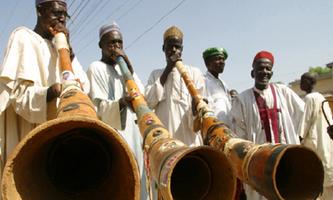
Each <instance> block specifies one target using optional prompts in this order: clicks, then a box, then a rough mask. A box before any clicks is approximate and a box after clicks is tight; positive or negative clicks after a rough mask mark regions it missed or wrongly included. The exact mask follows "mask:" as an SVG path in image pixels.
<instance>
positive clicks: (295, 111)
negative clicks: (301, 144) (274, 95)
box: [281, 86, 305, 134]
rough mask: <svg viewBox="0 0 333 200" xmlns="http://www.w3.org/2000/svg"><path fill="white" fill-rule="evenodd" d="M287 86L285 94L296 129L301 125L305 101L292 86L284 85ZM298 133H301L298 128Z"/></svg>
mask: <svg viewBox="0 0 333 200" xmlns="http://www.w3.org/2000/svg"><path fill="white" fill-rule="evenodd" d="M284 88H285V91H284V92H285V95H284V98H286V102H287V104H288V105H287V106H288V110H289V113H290V115H291V119H292V121H293V124H294V127H295V129H296V128H298V127H299V126H300V120H301V118H302V116H303V113H304V106H305V105H304V101H303V100H302V99H301V98H300V97H299V96H298V95H297V94H296V93H295V92H294V91H292V90H291V89H290V88H288V87H287V86H284ZM281 98H282V97H281ZM296 133H297V134H298V133H299V130H296Z"/></svg>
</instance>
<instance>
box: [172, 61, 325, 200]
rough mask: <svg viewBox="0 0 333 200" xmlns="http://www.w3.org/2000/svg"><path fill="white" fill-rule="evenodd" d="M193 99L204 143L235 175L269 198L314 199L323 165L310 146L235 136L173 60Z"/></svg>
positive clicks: (182, 68) (318, 187) (321, 188)
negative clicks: (258, 142)
mask: <svg viewBox="0 0 333 200" xmlns="http://www.w3.org/2000/svg"><path fill="white" fill-rule="evenodd" d="M176 67H177V69H178V71H179V73H180V74H181V76H182V78H183V80H184V82H185V84H186V86H187V88H188V90H189V93H190V94H191V96H192V98H193V99H194V102H195V105H196V111H197V112H198V116H200V120H199V121H200V124H199V125H197V127H199V129H200V130H201V134H202V136H203V139H204V143H205V144H206V145H208V146H211V147H214V148H215V149H217V150H219V151H221V152H223V153H224V154H225V155H226V156H227V157H228V158H229V160H230V161H231V163H232V165H233V168H234V169H235V171H236V176H237V178H239V179H240V180H241V181H243V182H244V183H247V184H249V185H250V186H252V187H253V188H254V189H255V190H256V191H258V192H259V193H260V194H261V195H264V196H265V197H266V198H268V199H281V200H282V199H297V200H298V199H299V200H300V199H315V198H316V197H318V196H319V194H320V193H321V192H322V190H323V181H324V168H323V165H322V163H321V161H320V158H319V157H318V156H317V154H316V153H315V152H313V151H312V150H310V149H308V148H306V147H304V146H300V145H283V144H276V145H273V144H263V145H255V144H254V143H252V142H250V141H247V140H243V139H239V138H236V137H235V135H234V134H233V132H232V131H231V130H230V129H229V128H228V127H227V126H226V125H225V124H224V123H223V122H221V121H219V120H218V119H217V118H216V117H215V115H214V113H213V112H212V111H211V110H210V109H209V108H208V105H207V103H206V102H205V101H204V100H203V98H202V97H201V96H200V95H199V93H198V92H197V90H196V88H195V87H194V83H193V81H192V80H191V78H190V76H189V75H188V73H187V72H186V69H185V67H184V66H183V64H182V62H181V61H177V62H176Z"/></svg>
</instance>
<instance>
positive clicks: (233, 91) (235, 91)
mask: <svg viewBox="0 0 333 200" xmlns="http://www.w3.org/2000/svg"><path fill="white" fill-rule="evenodd" d="M229 94H230V96H231V100H232V99H234V98H235V97H236V96H237V95H238V92H237V90H235V89H231V90H230V91H229Z"/></svg>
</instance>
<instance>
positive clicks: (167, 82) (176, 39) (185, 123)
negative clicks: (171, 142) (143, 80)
mask: <svg viewBox="0 0 333 200" xmlns="http://www.w3.org/2000/svg"><path fill="white" fill-rule="evenodd" d="M182 50H183V33H182V32H181V30H180V29H179V28H177V27H175V26H172V27H170V28H168V29H167V30H166V32H165V33H164V44H163V51H164V53H165V57H166V62H167V65H166V67H165V68H164V69H157V70H154V71H153V72H152V73H151V74H150V77H149V79H148V84H147V85H146V100H147V103H148V106H149V107H150V108H151V109H154V110H155V113H156V115H157V116H158V118H159V119H160V120H161V121H162V123H163V124H164V125H165V126H166V128H167V129H168V131H169V132H170V134H171V135H172V137H173V138H175V139H178V140H180V141H182V142H184V143H185V144H186V145H189V146H199V145H202V138H201V135H200V134H199V133H196V132H194V131H193V120H194V117H193V114H192V105H191V103H192V97H191V95H190V94H189V92H188V89H187V88H186V85H185V83H184V81H183V79H182V77H181V75H180V73H179V72H178V70H177V68H176V67H175V61H174V59H172V57H173V56H176V57H178V58H180V57H181V53H182ZM185 68H186V71H187V72H188V73H189V75H190V77H191V79H192V80H193V81H194V84H195V86H196V88H197V89H198V91H199V92H200V93H201V94H203V91H204V79H203V76H202V73H201V72H200V70H199V69H197V68H194V67H191V66H188V65H185Z"/></svg>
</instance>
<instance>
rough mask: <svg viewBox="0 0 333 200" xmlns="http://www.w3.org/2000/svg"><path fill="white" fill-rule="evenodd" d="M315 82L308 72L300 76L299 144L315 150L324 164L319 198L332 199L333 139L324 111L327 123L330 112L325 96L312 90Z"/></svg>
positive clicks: (312, 75)
mask: <svg viewBox="0 0 333 200" xmlns="http://www.w3.org/2000/svg"><path fill="white" fill-rule="evenodd" d="M315 84H316V77H315V75H314V74H311V73H309V72H307V73H304V74H303V75H302V77H301V84H300V88H301V90H303V91H305V92H306V96H305V98H304V102H305V109H304V114H303V116H302V118H301V123H300V124H299V125H300V128H299V135H300V137H301V138H302V141H301V144H302V145H304V146H306V147H309V148H310V149H312V150H313V151H315V152H316V153H317V154H318V156H319V157H320V159H321V160H322V163H323V166H324V172H325V174H324V175H325V176H324V191H323V194H322V195H321V197H320V198H319V199H322V200H329V199H333V141H332V140H331V139H330V137H329V135H328V134H327V132H326V131H327V127H328V123H327V121H326V119H325V116H324V113H323V112H325V113H326V115H327V119H328V120H329V123H330V124H332V112H331V109H330V107H329V105H328V104H324V110H323V109H322V102H323V101H324V100H325V97H324V96H323V95H322V94H320V93H318V92H315V91H313V88H314V86H315Z"/></svg>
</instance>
